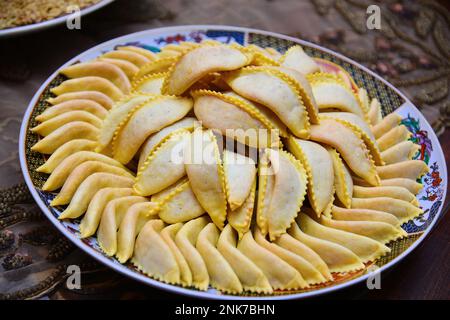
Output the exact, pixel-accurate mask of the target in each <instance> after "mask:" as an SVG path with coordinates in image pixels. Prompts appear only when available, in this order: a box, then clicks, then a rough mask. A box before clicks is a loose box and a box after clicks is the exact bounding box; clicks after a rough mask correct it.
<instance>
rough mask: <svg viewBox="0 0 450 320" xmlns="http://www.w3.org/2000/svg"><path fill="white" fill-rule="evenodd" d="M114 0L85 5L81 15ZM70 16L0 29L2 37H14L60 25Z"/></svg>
mask: <svg viewBox="0 0 450 320" xmlns="http://www.w3.org/2000/svg"><path fill="white" fill-rule="evenodd" d="M113 1H114V0H101V1H99V2H97V3H95V4H93V5H91V6H88V7H85V8H83V9H81V10H80V17H81V16H83V15H87V14H89V13H91V12H94V11H96V10H99V9H101V8H103V7H104V6H106V5H107V4H110V3H111V2H113ZM68 16H69V15H67V14H65V15H62V16H59V17H56V18H53V19H50V20H46V21H42V22H38V23H33V24H28V25H23V26H17V27H13V28H7V29H3V30H0V38H2V37H12V36H16V35H19V34H24V33H28V32H33V31H39V30H43V29H46V28H49V27H52V26H55V25H58V24H62V23H64V22H66V19H67V17H68Z"/></svg>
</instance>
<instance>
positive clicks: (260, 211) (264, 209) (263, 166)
mask: <svg viewBox="0 0 450 320" xmlns="http://www.w3.org/2000/svg"><path fill="white" fill-rule="evenodd" d="M274 186H275V172H274V170H273V167H272V166H271V165H270V161H269V157H268V153H267V152H264V153H262V154H261V155H260V158H259V163H258V197H257V207H256V224H257V225H258V228H259V229H260V231H261V233H262V234H263V235H266V234H267V233H268V232H269V216H268V212H269V207H270V201H271V199H272V193H273V188H274Z"/></svg>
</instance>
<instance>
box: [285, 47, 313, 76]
mask: <svg viewBox="0 0 450 320" xmlns="http://www.w3.org/2000/svg"><path fill="white" fill-rule="evenodd" d="M280 63H281V65H282V66H283V67H286V68H290V69H294V70H297V71H298V72H301V73H303V74H305V75H306V74H308V73H314V72H319V71H320V69H319V65H318V64H317V63H316V62H315V61H314V59H312V58H311V57H310V56H308V55H307V54H306V53H305V52H304V51H303V48H302V47H301V46H298V45H296V46H292V47H290V48H289V49H288V50H287V51H286V52H285V53H284V55H283V56H282V57H281V58H280Z"/></svg>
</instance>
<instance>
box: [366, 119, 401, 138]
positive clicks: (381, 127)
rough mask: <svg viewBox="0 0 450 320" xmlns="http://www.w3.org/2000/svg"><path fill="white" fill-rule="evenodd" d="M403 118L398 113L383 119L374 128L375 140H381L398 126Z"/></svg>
mask: <svg viewBox="0 0 450 320" xmlns="http://www.w3.org/2000/svg"><path fill="white" fill-rule="evenodd" d="M401 120H402V117H401V116H400V115H399V114H397V113H391V114H389V115H387V116H386V117H384V118H383V120H381V121H380V122H379V123H378V124H376V125H375V126H373V128H372V132H373V135H374V136H375V138H377V139H379V138H380V137H381V136H382V135H384V134H385V133H387V132H389V131H390V130H391V129H393V128H395V127H396V126H398V124H399V123H400V121H401Z"/></svg>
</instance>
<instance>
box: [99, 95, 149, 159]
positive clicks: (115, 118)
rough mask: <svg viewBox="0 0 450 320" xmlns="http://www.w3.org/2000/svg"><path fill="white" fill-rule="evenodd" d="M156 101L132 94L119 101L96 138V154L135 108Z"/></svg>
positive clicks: (146, 96) (105, 145) (147, 96)
mask: <svg viewBox="0 0 450 320" xmlns="http://www.w3.org/2000/svg"><path fill="white" fill-rule="evenodd" d="M155 99H157V96H154V95H145V94H132V95H129V96H127V97H126V98H124V99H123V100H121V101H119V102H118V103H117V105H116V106H115V107H114V108H113V109H112V110H111V111H110V112H109V113H108V115H107V116H106V117H105V119H104V120H103V125H102V127H101V129H100V134H99V137H98V147H97V148H96V151H97V152H101V151H102V150H104V149H105V148H106V147H107V146H108V144H109V143H110V142H111V140H112V139H113V137H114V132H115V131H116V130H117V128H118V127H119V126H120V125H123V124H124V123H125V121H126V119H127V116H128V114H129V113H130V112H131V111H132V110H134V109H135V108H136V107H138V106H140V105H142V104H144V103H146V102H150V101H153V100H155Z"/></svg>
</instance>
